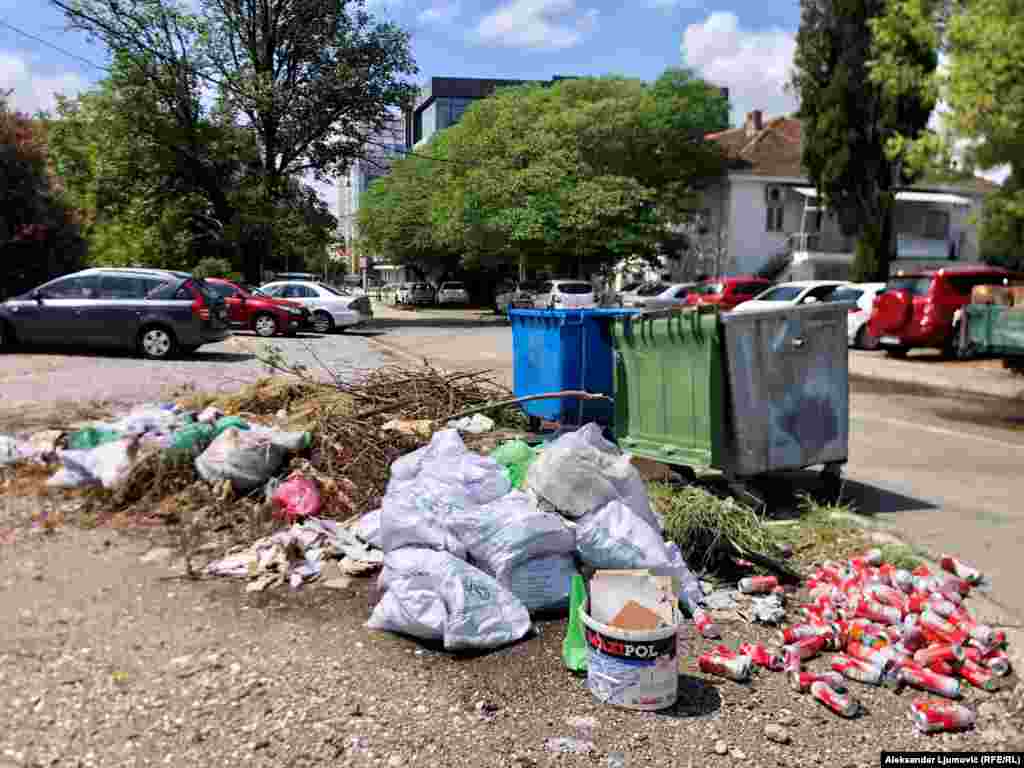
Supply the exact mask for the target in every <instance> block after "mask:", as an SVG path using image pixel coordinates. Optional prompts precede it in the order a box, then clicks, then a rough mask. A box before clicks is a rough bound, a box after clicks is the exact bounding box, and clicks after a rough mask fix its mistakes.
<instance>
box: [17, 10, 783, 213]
mask: <svg viewBox="0 0 1024 768" xmlns="http://www.w3.org/2000/svg"><path fill="white" fill-rule="evenodd" d="M368 3H369V6H370V7H371V9H372V10H374V11H375V12H377V13H379V14H381V15H383V16H385V17H387V18H390V19H393V20H395V21H397V22H399V23H400V24H402V25H403V26H404V27H406V28H407V29H409V30H410V31H411V32H412V47H413V54H414V55H415V57H416V61H417V64H418V65H419V68H420V73H419V75H418V79H419V80H421V81H422V80H425V79H426V78H429V77H431V76H465V77H507V78H522V79H547V78H550V77H551V76H552V75H602V74H609V73H615V74H621V75H626V76H633V77H640V78H643V79H647V80H650V79H653V78H655V77H657V75H658V74H659V73H660V72H661V71H663V70H664V69H665V68H666V67H669V66H674V65H677V64H679V63H681V62H682V61H683V57H684V53H683V51H685V61H686V63H687V64H688V65H689V66H691V67H693V68H695V69H696V70H698V72H700V73H701V74H702V75H703V76H704V77H706V78H707V79H709V80H711V81H713V82H716V83H718V84H720V85H725V86H728V87H729V89H730V92H731V95H732V104H733V121H734V122H736V121H738V120H742V116H743V115H744V114H745V113H746V112H747V111H749V110H751V109H757V108H760V109H764V110H765V112H766V113H767V114H768V115H775V114H779V113H782V112H788V111H790V110H792V109H793V108H794V106H795V102H794V100H793V98H792V96H790V95H789V94H787V93H785V92H784V91H783V87H782V86H783V84H784V82H785V80H786V77H787V72H788V69H789V66H790V63H791V61H792V52H793V48H794V35H795V32H796V27H797V23H798V14H799V7H798V2H797V0H783V1H782V2H779V0H770V1H769V2H766V1H765V0H760V2H755V1H754V0H732V1H731V2H722V1H721V0H718V1H715V0H712V1H711V2H699V0H632V2H629V3H623V2H621V0H619V1H618V2H608V1H607V0H506V1H504V2H493V1H492V0H368ZM0 22H7V23H9V24H12V25H14V26H16V27H19V28H20V29H21V30H24V31H25V32H27V33H30V34H32V35H35V36H37V37H39V38H42V39H44V40H46V41H48V42H50V43H52V44H54V45H57V46H59V47H60V48H62V49H64V50H65V51H67V53H68V54H72V55H66V54H64V53H59V52H57V51H56V50H53V49H52V48H49V47H47V46H45V45H43V44H42V43H40V42H37V41H35V40H33V39H31V38H29V37H27V36H25V35H22V34H19V33H17V32H15V31H13V30H11V29H10V28H8V27H6V26H3V25H2V24H0V87H2V88H4V89H10V88H13V89H14V97H13V99H14V103H15V106H16V107H18V108H19V109H22V110H25V111H30V112H31V111H35V110H36V109H40V108H42V109H49V108H52V106H53V94H54V93H55V92H63V93H66V94H69V95H71V94H74V93H77V92H78V91H80V90H82V89H84V88H88V87H89V86H90V85H91V84H92V83H94V82H95V81H96V80H97V79H98V78H100V77H102V75H103V72H102V71H101V70H99V69H97V68H95V67H91V66H89V65H88V64H87V63H86V61H92V62H95V63H96V64H104V63H105V62H106V60H107V58H106V54H105V52H104V50H103V49H102V48H101V47H99V46H98V45H95V44H91V43H89V42H88V41H87V40H86V39H85V38H84V36H83V35H81V34H80V33H77V32H69V31H66V30H65V28H64V26H65V25H64V19H63V17H62V15H61V14H60V13H59V12H58V11H56V10H55V9H54V8H53V7H52V6H50V5H49V4H48V3H47V2H46V0H34V1H28V0H0ZM76 57H78V58H76ZM82 59H84V60H86V61H83V60H82ZM325 197H329V195H325ZM331 202H332V203H333V200H331Z"/></svg>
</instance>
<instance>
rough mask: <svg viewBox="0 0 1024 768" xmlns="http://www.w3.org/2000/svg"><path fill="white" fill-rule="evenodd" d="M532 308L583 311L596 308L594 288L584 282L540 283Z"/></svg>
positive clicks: (556, 281)
mask: <svg viewBox="0 0 1024 768" xmlns="http://www.w3.org/2000/svg"><path fill="white" fill-rule="evenodd" d="M533 306H534V307H536V308H538V309H584V308H591V307H596V306H597V297H595V296H594V286H593V285H591V284H590V283H588V282H587V281H585V280H549V281H547V282H544V283H541V286H540V288H539V289H538V291H537V295H536V296H534V297H533Z"/></svg>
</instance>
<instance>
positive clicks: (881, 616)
mask: <svg viewBox="0 0 1024 768" xmlns="http://www.w3.org/2000/svg"><path fill="white" fill-rule="evenodd" d="M857 615H858V616H861V617H863V618H865V619H871V621H874V622H877V623H878V624H899V623H900V622H901V621H902V620H903V614H902V613H900V609H899V608H893V607H891V606H888V605H882V604H881V603H879V602H877V601H875V600H861V601H860V602H859V603H858V604H857Z"/></svg>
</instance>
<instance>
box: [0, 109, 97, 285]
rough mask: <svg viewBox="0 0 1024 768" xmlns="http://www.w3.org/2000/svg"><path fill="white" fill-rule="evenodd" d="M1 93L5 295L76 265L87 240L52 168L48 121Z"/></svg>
mask: <svg viewBox="0 0 1024 768" xmlns="http://www.w3.org/2000/svg"><path fill="white" fill-rule="evenodd" d="M8 96H9V93H2V92H0V179H2V180H3V183H2V184H0V274H2V275H3V279H2V280H0V298H4V297H6V296H9V295H14V294H17V293H20V292H21V291H23V290H26V289H28V288H30V287H32V286H33V285H37V284H39V283H41V282H44V281H46V280H47V279H49V278H51V277H56V276H58V275H61V274H63V273H65V272H70V271H73V270H75V269H77V268H78V267H79V266H81V264H82V259H83V256H84V250H85V249H84V242H83V241H82V238H81V236H80V233H79V228H78V224H77V222H76V221H75V218H74V215H73V212H72V210H71V209H70V208H69V207H68V206H67V205H66V204H65V202H64V199H63V195H62V191H61V189H60V187H59V184H58V181H57V179H56V178H54V176H53V175H52V173H51V172H50V164H49V145H48V139H49V137H48V134H47V125H46V123H45V121H43V120H40V119H37V118H30V117H28V116H27V115H24V114H21V113H18V112H14V111H12V110H10V109H9V108H8V106H7V97H8Z"/></svg>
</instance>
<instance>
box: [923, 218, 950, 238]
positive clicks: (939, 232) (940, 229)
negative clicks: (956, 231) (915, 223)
mask: <svg viewBox="0 0 1024 768" xmlns="http://www.w3.org/2000/svg"><path fill="white" fill-rule="evenodd" d="M948 234H949V213H947V212H946V211H928V212H926V213H925V215H924V236H925V237H927V238H929V239H931V240H945V239H946V237H947V236H948Z"/></svg>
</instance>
